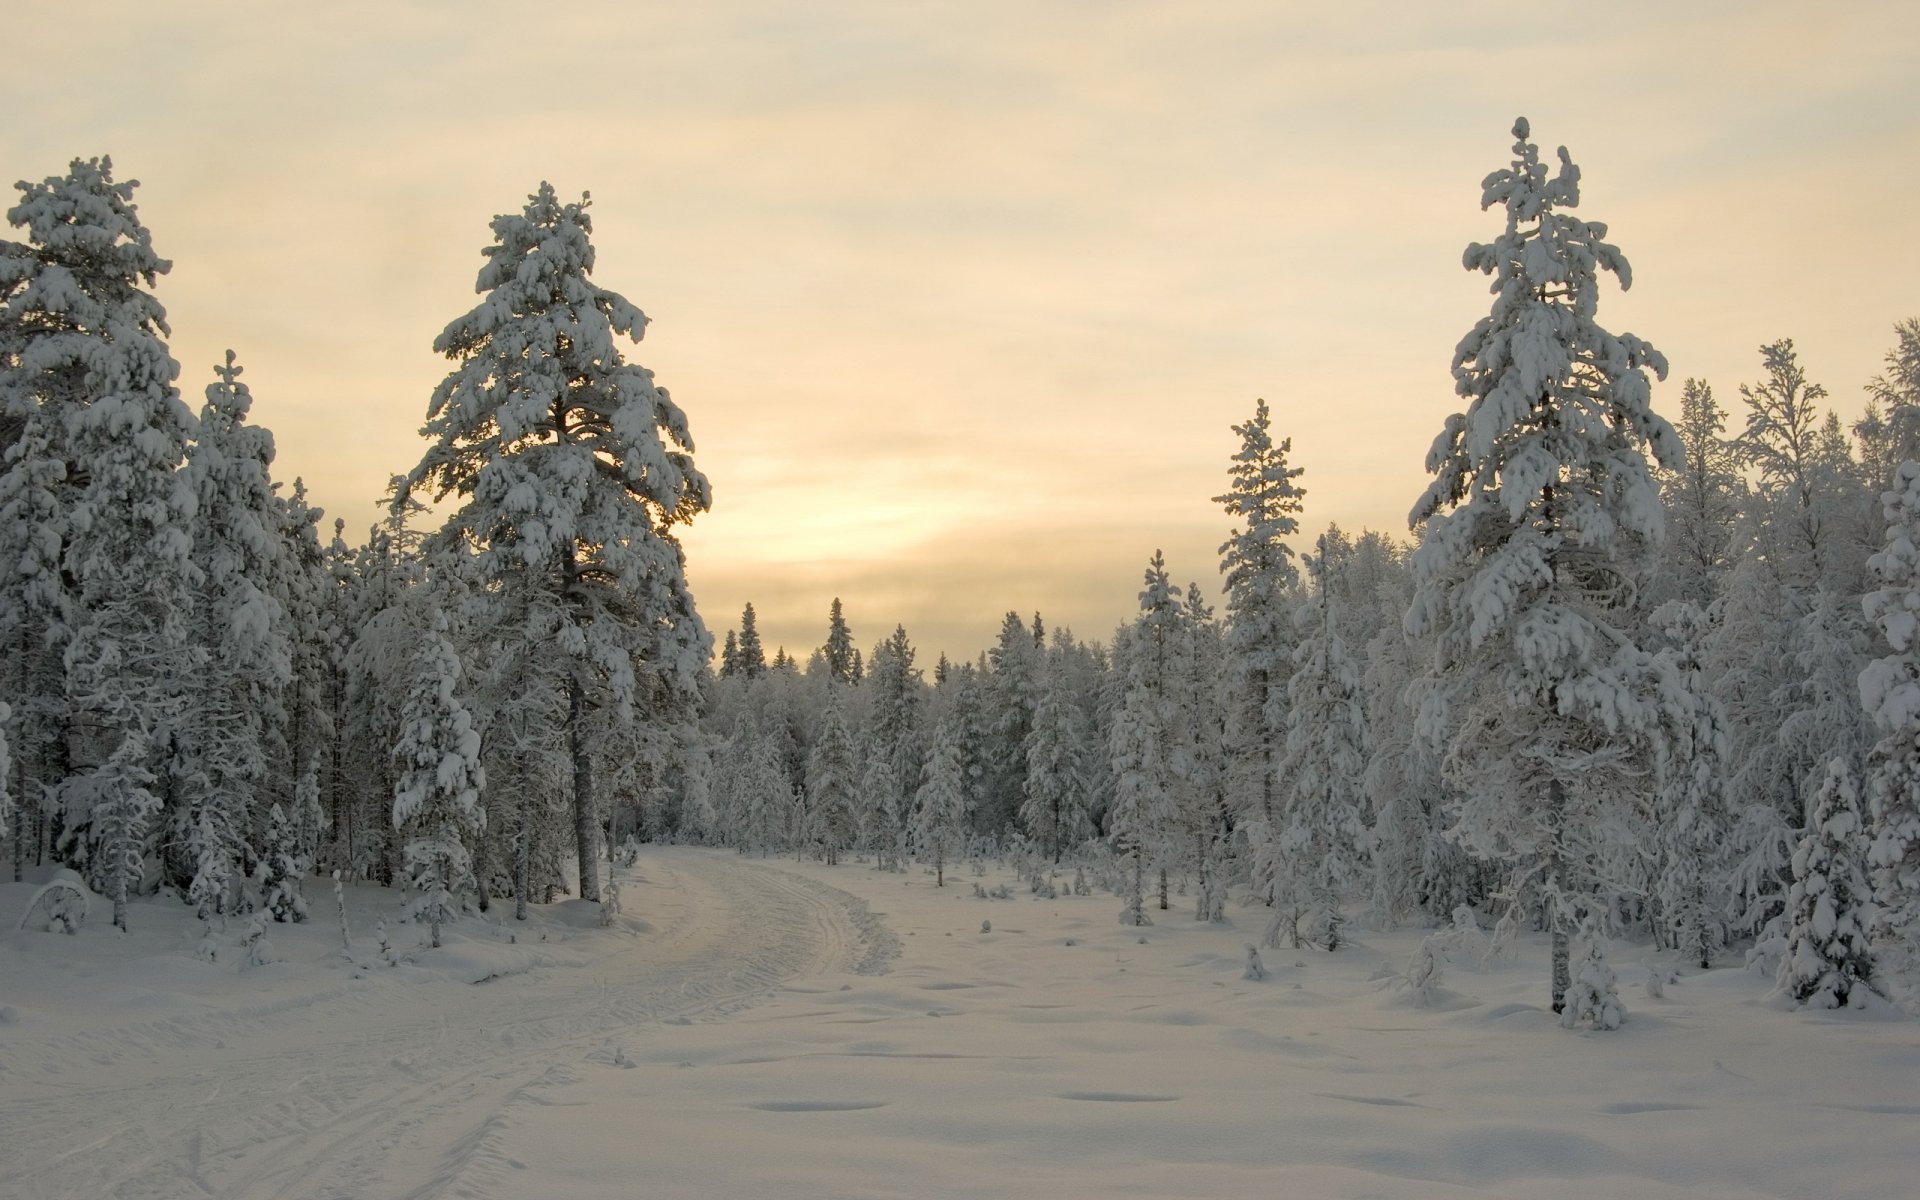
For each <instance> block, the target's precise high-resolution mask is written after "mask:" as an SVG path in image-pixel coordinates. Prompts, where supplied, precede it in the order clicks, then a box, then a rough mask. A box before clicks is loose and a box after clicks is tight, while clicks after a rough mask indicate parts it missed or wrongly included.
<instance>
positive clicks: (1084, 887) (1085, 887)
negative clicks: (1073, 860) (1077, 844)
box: [1073, 867, 1093, 896]
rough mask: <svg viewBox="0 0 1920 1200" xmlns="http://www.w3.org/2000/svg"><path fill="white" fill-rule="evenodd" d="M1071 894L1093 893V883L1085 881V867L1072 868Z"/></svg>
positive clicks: (1086, 894)
mask: <svg viewBox="0 0 1920 1200" xmlns="http://www.w3.org/2000/svg"><path fill="white" fill-rule="evenodd" d="M1073 894H1074V895H1076V896H1091V895H1093V885H1092V884H1090V883H1088V882H1087V870H1086V868H1085V867H1075V868H1074V869H1073Z"/></svg>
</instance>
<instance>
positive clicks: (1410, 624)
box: [1407, 119, 1681, 1012]
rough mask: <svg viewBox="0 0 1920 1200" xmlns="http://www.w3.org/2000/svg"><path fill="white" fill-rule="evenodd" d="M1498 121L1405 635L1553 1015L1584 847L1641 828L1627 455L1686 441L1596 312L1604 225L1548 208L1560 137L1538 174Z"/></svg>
mask: <svg viewBox="0 0 1920 1200" xmlns="http://www.w3.org/2000/svg"><path fill="white" fill-rule="evenodd" d="M1513 132H1514V138H1515V145H1514V160H1513V163H1512V165H1511V166H1508V167H1505V168H1502V169H1500V170H1498V171H1495V172H1493V173H1492V174H1490V175H1488V176H1487V178H1486V181H1485V183H1484V185H1483V193H1482V200H1481V204H1482V207H1483V208H1491V207H1493V206H1495V205H1499V206H1501V208H1502V209H1503V210H1504V213H1505V217H1506V228H1505V230H1504V231H1503V232H1502V234H1501V236H1500V237H1499V238H1497V239H1496V240H1495V241H1494V242H1493V243H1492V244H1490V245H1482V244H1478V243H1476V244H1473V245H1470V246H1468V247H1467V251H1466V254H1465V260H1464V261H1465V265H1466V267H1467V269H1468V270H1474V271H1480V272H1482V273H1484V274H1487V275H1489V276H1491V277H1492V279H1493V283H1492V288H1491V290H1492V292H1493V296H1494V300H1493V307H1492V310H1491V312H1490V313H1489V314H1488V316H1486V317H1485V318H1483V319H1482V320H1481V321H1480V322H1478V323H1477V324H1476V325H1475V326H1474V328H1473V330H1472V331H1471V332H1469V333H1468V334H1467V336H1466V337H1465V338H1463V339H1462V340H1461V342H1460V345H1459V348H1458V349H1457V350H1456V351H1455V355H1454V365H1453V375H1454V384H1455V390H1456V391H1457V392H1458V393H1459V394H1460V395H1461V396H1462V397H1463V398H1465V399H1466V401H1467V410H1466V412H1464V413H1456V414H1454V415H1452V416H1450V417H1448V418H1447V422H1446V427H1445V429H1444V430H1443V431H1442V432H1441V434H1440V436H1439V437H1438V438H1437V439H1435V441H1434V444H1433V449H1432V450H1431V451H1430V452H1429V454H1428V456H1427V469H1428V470H1429V471H1430V472H1431V473H1432V474H1433V476H1434V480H1433V482H1432V484H1431V485H1429V487H1428V488H1427V491H1426V494H1425V495H1424V496H1422V497H1421V498H1420V500H1419V502H1418V503H1417V504H1415V505H1414V507H1413V511H1412V514H1411V517H1410V523H1411V524H1412V525H1413V526H1414V527H1415V528H1419V527H1420V526H1422V525H1423V524H1424V525H1425V538H1424V541H1423V542H1422V544H1421V545H1420V547H1419V549H1417V550H1416V551H1415V552H1414V559H1413V565H1414V574H1415V579H1416V586H1415V594H1414V599H1413V603H1412V605H1411V606H1410V608H1409V609H1408V612H1407V628H1408V631H1409V632H1410V633H1411V634H1414V635H1415V636H1420V635H1423V634H1431V635H1432V636H1433V639H1434V646H1435V656H1434V661H1433V663H1432V666H1431V669H1430V670H1431V675H1432V676H1433V677H1434V681H1435V683H1436V684H1437V686H1434V687H1433V688H1431V689H1430V690H1429V692H1428V694H1427V698H1426V702H1425V703H1424V704H1423V711H1422V714H1421V724H1422V728H1423V731H1424V732H1425V733H1426V734H1427V736H1429V737H1431V738H1432V739H1433V740H1434V741H1435V742H1436V743H1440V744H1442V745H1443V746H1444V749H1445V767H1444V770H1445V772H1446V774H1447V776H1448V777H1449V778H1450V779H1451V780H1452V781H1453V782H1454V783H1455V784H1456V785H1457V786H1458V787H1459V791H1460V796H1459V799H1458V811H1457V813H1456V823H1455V836H1456V837H1458V838H1459V839H1460V840H1461V842H1462V843H1463V844H1464V845H1466V846H1467V847H1468V848H1469V849H1470V850H1471V851H1473V852H1474V853H1476V854H1478V855H1480V856H1483V857H1485V858H1489V859H1492V860H1494V861H1497V862H1500V863H1502V864H1504V865H1505V866H1506V868H1507V869H1508V872H1509V879H1508V888H1509V892H1510V894H1511V895H1514V896H1516V897H1517V896H1519V895H1521V894H1523V893H1524V894H1532V895H1535V896H1537V897H1538V898H1539V899H1540V901H1541V902H1542V904H1543V906H1544V911H1545V913H1546V916H1547V920H1548V923H1549V928H1550V930H1551V931H1552V940H1553V961H1552V1003H1553V1007H1554V1010H1555V1011H1556V1012H1558V1011H1560V1010H1561V1009H1562V1007H1563V1005H1564V997H1565V994H1566V990H1567V987H1568V984H1569V961H1568V953H1569V946H1568V936H1569V934H1570V933H1571V932H1572V931H1573V930H1575V929H1576V928H1578V926H1579V925H1580V923H1581V922H1582V920H1583V919H1584V918H1585V917H1587V916H1589V915H1597V914H1598V913H1599V912H1601V911H1602V909H1603V908H1604V906H1605V905H1606V904H1608V903H1609V902H1610V896H1609V895H1608V894H1607V890H1606V889H1605V888H1604V886H1603V885H1602V884H1601V883H1600V882H1599V881H1598V880H1596V879H1594V878H1592V877H1591V875H1590V869H1589V865H1590V864H1593V863H1596V862H1597V861H1598V859H1599V855H1598V853H1597V852H1598V848H1599V844H1600V843H1602V842H1612V843H1616V844H1617V843H1622V842H1632V841H1636V840H1639V839H1643V838H1644V837H1645V824H1646V811H1647V805H1648V798H1647V796H1646V795H1645V792H1646V790H1647V787H1646V775H1647V770H1646V761H1647V759H1648V757H1649V754H1648V750H1647V743H1648V742H1649V741H1650V739H1651V736H1652V734H1653V731H1654V728H1655V726H1656V724H1657V718H1658V705H1657V703H1655V702H1654V701H1653V699H1652V698H1651V696H1650V693H1651V691H1652V689H1651V687H1650V686H1649V685H1650V677H1651V673H1652V667H1651V664H1650V660H1649V656H1648V655H1647V654H1646V653H1645V652H1644V651H1643V650H1641V649H1640V647H1638V646H1637V645H1635V643H1634V636H1633V631H1634V630H1635V629H1636V628H1637V625H1638V622H1637V620H1636V619H1635V613H1634V609H1635V605H1636V602H1637V594H1638V587H1639V584H1640V580H1641V577H1642V574H1643V572H1644V570H1645V567H1646V559H1647V551H1648V549H1649V548H1650V547H1651V546H1652V545H1653V544H1655V543H1657V540H1658V538H1659V536H1660V533H1661V523H1662V520H1661V506H1660V495H1659V491H1658V489H1657V488H1656V487H1655V486H1654V482H1653V479H1652V478H1651V475H1650V473H1649V469H1648V465H1647V460H1646V456H1645V453H1644V450H1645V449H1651V450H1652V452H1653V453H1654V455H1655V456H1656V457H1657V458H1658V459H1659V460H1660V461H1661V462H1662V463H1663V464H1665V465H1667V466H1669V467H1671V468H1676V469H1677V468H1678V467H1679V466H1680V464H1681V448H1680V445H1679V441H1678V439H1677V438H1676V437H1675V435H1674V432H1673V429H1672V427H1671V426H1669V425H1668V424H1667V422H1666V421H1665V420H1663V419H1662V418H1661V417H1659V416H1657V415H1656V414H1655V413H1654V412H1653V409H1652V407H1651V406H1650V403H1649V384H1648V380H1647V371H1648V370H1652V371H1653V372H1654V373H1655V374H1656V375H1659V376H1661V377H1664V376H1665V374H1666V360H1665V359H1664V358H1663V357H1662V356H1661V355H1660V354H1659V353H1658V352H1657V351H1655V350H1654V349H1653V347H1651V346H1649V345H1647V344H1646V343H1645V342H1643V341H1641V340H1640V339H1639V338H1636V337H1634V336H1632V335H1630V334H1613V333H1609V332H1608V331H1607V330H1605V329H1603V328H1601V327H1600V325H1599V324H1598V323H1596V322H1595V320H1594V310H1595V308H1596V306H1597V304H1598V300H1599V276H1600V273H1601V272H1611V273H1613V274H1614V275H1615V276H1616V277H1617V278H1618V279H1619V280H1620V284H1621V286H1622V287H1623V288H1624V287H1626V286H1628V284H1629V283H1630V282H1631V275H1630V273H1629V269H1628V266H1627V261H1626V259H1625V258H1624V257H1623V256H1622V255H1621V253H1620V251H1619V250H1618V249H1616V248H1615V247H1614V246H1612V245H1610V244H1608V243H1607V242H1606V241H1605V240H1604V238H1605V237H1606V233H1607V230H1606V226H1604V225H1602V224H1600V223H1599V222H1592V221H1582V220H1579V219H1577V218H1575V217H1573V216H1570V215H1569V214H1567V213H1566V212H1564V211H1563V210H1564V209H1568V208H1572V207H1574V206H1575V205H1577V204H1578V203H1579V200H1580V171H1579V168H1578V167H1576V166H1574V164H1573V162H1572V160H1571V159H1569V158H1568V156H1567V152H1566V151H1565V150H1564V149H1562V150H1561V151H1560V155H1559V157H1560V166H1559V169H1558V171H1555V172H1551V173H1550V172H1549V170H1548V168H1547V166H1546V165H1545V164H1543V163H1542V162H1541V161H1540V157H1539V151H1538V149H1537V148H1536V147H1535V146H1534V145H1533V144H1532V143H1531V142H1529V141H1528V140H1527V139H1528V136H1529V131H1528V127H1527V123H1526V121H1525V120H1524V119H1522V120H1520V121H1518V122H1516V123H1515V125H1514V130H1513Z"/></svg>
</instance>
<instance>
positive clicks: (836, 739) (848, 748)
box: [806, 700, 859, 866]
mask: <svg viewBox="0 0 1920 1200" xmlns="http://www.w3.org/2000/svg"><path fill="white" fill-rule="evenodd" d="M856 769H857V767H856V764H855V761H854V745H853V735H852V734H851V733H850V732H849V731H848V729H847V720H846V714H845V713H844V712H842V711H841V706H840V703H839V701H838V700H829V701H828V703H827V715H826V719H825V722H824V724H823V727H822V729H821V731H820V737H819V739H818V740H817V741H815V742H814V745H813V750H812V752H811V753H810V754H809V755H808V756H807V792H806V794H807V800H808V804H809V805H810V807H811V809H812V819H813V832H814V836H815V839H816V841H817V842H818V844H819V846H820V850H821V853H822V854H823V855H824V856H825V858H826V861H827V865H828V866H833V865H835V864H836V863H838V862H839V861H840V852H841V851H843V850H847V849H849V848H851V847H852V846H853V844H854V841H855V839H856V838H857V836H858V834H859V820H858V813H857V812H856V811H855V807H854V806H855V803H856V797H855V788H856V787H857V785H858V783H859V780H858V779H857V778H856V777H855V771H856Z"/></svg>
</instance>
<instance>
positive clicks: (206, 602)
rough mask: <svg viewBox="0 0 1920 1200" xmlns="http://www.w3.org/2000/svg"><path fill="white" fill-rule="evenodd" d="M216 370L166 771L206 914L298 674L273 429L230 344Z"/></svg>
mask: <svg viewBox="0 0 1920 1200" xmlns="http://www.w3.org/2000/svg"><path fill="white" fill-rule="evenodd" d="M214 371H215V374H216V375H217V376H218V377H219V378H218V380H217V381H216V382H215V383H213V384H211V385H209V386H208V388H207V393H206V395H207V403H206V406H205V407H204V408H202V409H201V410H200V435H199V437H198V438H197V439H196V440H195V441H194V443H193V445H192V446H190V447H189V448H188V450H187V467H186V472H187V479H188V482H189V483H190V484H191V486H192V488H193V493H194V513H193V519H192V521H191V522H190V524H189V526H188V529H189V531H190V532H191V534H192V537H193V551H192V563H193V566H194V572H193V580H192V583H191V584H190V585H189V591H190V595H191V596H192V605H193V606H192V609H191V610H190V611H191V616H190V619H189V629H188V638H189V640H190V642H191V643H192V656H191V658H190V659H189V661H188V670H187V671H185V672H183V675H184V676H185V678H186V679H187V680H188V681H189V682H188V686H187V688H186V689H185V691H186V696H185V700H186V711H185V713H184V714H183V719H182V720H181V721H180V722H178V730H177V733H176V735H175V737H176V742H177V746H176V749H175V752H174V754H173V756H172V757H173V758H174V760H175V761H176V762H177V763H178V764H179V765H178V768H177V769H176V770H173V771H169V772H168V774H169V776H175V775H177V776H178V778H177V779H174V778H170V779H169V783H170V784H171V786H169V787H168V788H167V793H168V797H167V798H168V800H169V803H170V807H171V808H172V810H173V811H172V812H171V814H169V815H170V817H171V823H172V825H173V826H174V828H173V829H172V830H171V833H172V835H173V837H174V838H175V839H176V840H177V841H178V843H179V845H180V847H181V849H182V850H183V851H184V854H183V855H182V857H183V858H184V859H185V860H186V862H185V868H186V869H185V871H184V872H183V874H184V875H185V877H186V878H187V879H190V880H191V883H190V884H189V888H188V899H189V900H191V901H192V902H193V903H194V905H195V906H196V907H197V908H198V910H199V913H200V915H201V916H202V917H209V916H213V915H215V914H224V913H226V911H227V907H226V904H227V900H228V898H229V895H230V893H231V891H232V882H233V879H234V876H235V875H236V874H237V873H238V872H239V871H241V870H242V869H243V868H242V862H243V860H244V859H246V858H247V857H248V853H247V847H248V842H249V840H250V838H251V834H252V830H253V827H254V825H255V824H256V820H255V818H256V817H257V816H258V815H259V812H258V809H259V808H260V805H259V804H258V802H257V800H256V797H258V796H259V795H260V793H261V792H262V790H263V785H264V784H265V783H266V779H267V774H268V770H269V761H268V742H267V736H268V722H269V713H270V711H271V710H272V709H273V708H275V707H276V706H277V705H278V704H279V702H280V700H281V690H282V689H283V688H285V687H286V686H287V685H288V684H289V683H291V682H292V680H293V647H292V645H291V644H290V642H289V640H288V637H287V615H286V612H285V610H284V609H283V608H282V606H281V603H280V601H279V599H278V598H277V597H275V596H274V595H273V592H272V590H271V588H270V584H271V581H272V578H273V574H274V568H275V566H276V558H277V556H278V554H279V553H280V546H279V536H278V530H277V528H276V524H277V520H276V512H275V507H274V504H275V497H274V494H273V482H272V480H271V478H270V477H269V473H268V468H269V467H270V465H271V464H272V462H273V453H274V449H273V435H272V434H271V433H269V432H267V431H266V430H265V429H262V428H260V427H259V426H257V425H251V424H248V423H247V414H248V411H249V410H250V409H251V407H252V404H253V397H252V394H251V393H250V392H249V390H248V388H247V385H246V384H244V383H241V382H240V367H239V366H238V365H236V364H235V362H234V355H233V352H232V351H228V352H227V360H226V364H225V365H224V366H221V367H216V368H215V369H214ZM276 916H278V913H276Z"/></svg>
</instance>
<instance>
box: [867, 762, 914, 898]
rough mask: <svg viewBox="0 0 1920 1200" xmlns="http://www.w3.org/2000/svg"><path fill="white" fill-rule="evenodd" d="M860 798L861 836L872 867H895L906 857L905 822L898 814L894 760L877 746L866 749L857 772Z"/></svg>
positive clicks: (899, 811)
mask: <svg viewBox="0 0 1920 1200" xmlns="http://www.w3.org/2000/svg"><path fill="white" fill-rule="evenodd" d="M860 798H861V801H862V802H863V804H864V805H865V808H864V810H863V813H862V817H861V821H860V838H861V842H862V844H864V845H865V846H866V847H867V848H868V849H869V850H872V851H873V861H874V867H875V869H877V870H881V871H896V870H899V869H900V866H901V862H902V860H903V859H905V857H906V834H907V831H906V826H905V823H904V819H903V818H902V816H901V808H900V784H899V781H898V780H897V779H896V778H895V777H894V774H893V760H892V758H891V757H889V756H888V755H886V754H884V753H882V752H880V751H879V750H878V749H870V750H869V751H868V752H867V765H866V770H865V771H864V772H863V773H862V774H861V776H860Z"/></svg>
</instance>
